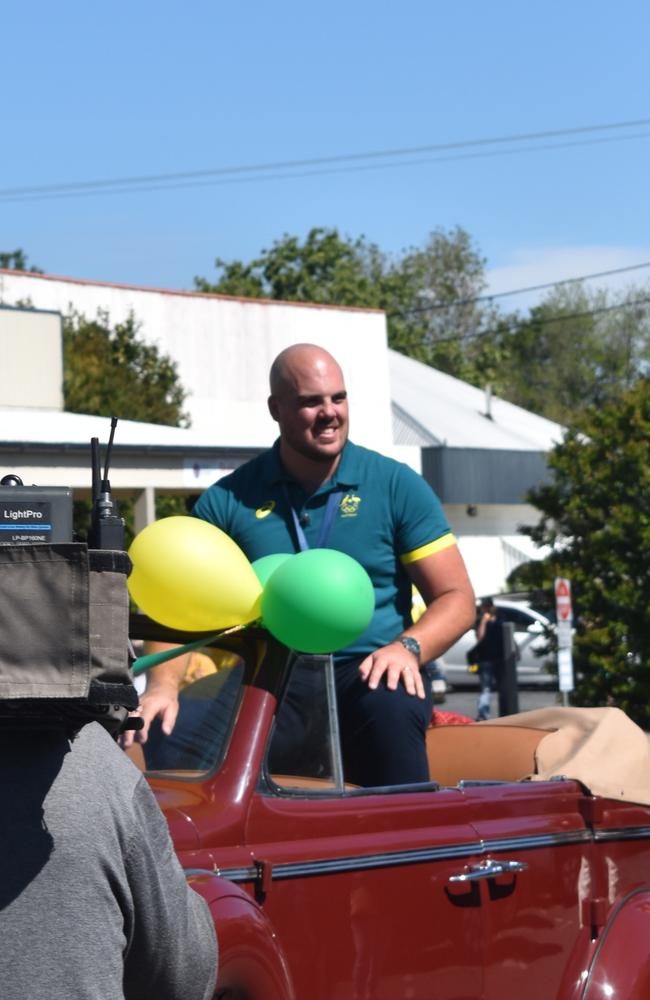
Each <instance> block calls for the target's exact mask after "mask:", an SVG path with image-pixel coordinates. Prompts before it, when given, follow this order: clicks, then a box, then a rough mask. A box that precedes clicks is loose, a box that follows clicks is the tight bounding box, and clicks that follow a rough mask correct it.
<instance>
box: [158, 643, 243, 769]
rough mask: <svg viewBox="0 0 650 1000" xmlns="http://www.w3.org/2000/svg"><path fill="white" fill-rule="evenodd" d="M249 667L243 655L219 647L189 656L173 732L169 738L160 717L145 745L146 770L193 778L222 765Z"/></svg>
mask: <svg viewBox="0 0 650 1000" xmlns="http://www.w3.org/2000/svg"><path fill="white" fill-rule="evenodd" d="M244 666H245V664H244V660H243V658H242V657H241V656H240V655H239V654H238V653H236V652H233V651H232V650H229V649H221V648H219V647H214V646H210V647H204V648H201V649H198V650H195V651H193V652H192V653H191V654H190V655H189V656H188V657H187V664H186V667H185V672H184V675H183V679H182V681H181V687H180V691H179V699H178V706H179V707H178V716H177V718H176V722H175V725H174V728H173V730H172V732H171V733H169V734H166V733H165V732H164V731H163V727H162V724H161V720H160V719H155V720H154V721H153V722H152V723H151V726H150V729H149V736H148V739H147V741H146V743H145V744H144V745H143V753H144V766H145V769H146V770H147V771H150V772H161V771H163V772H176V773H177V774H180V773H181V772H182V776H183V777H190V776H199V775H203V774H205V773H206V772H209V771H213V770H215V769H216V768H218V767H219V765H220V763H221V761H222V760H223V758H224V756H225V752H226V749H227V747H228V742H229V739H230V734H231V732H232V729H233V725H234V720H235V717H236V713H237V708H238V705H239V701H240V698H241V694H242V686H243V679H244Z"/></svg>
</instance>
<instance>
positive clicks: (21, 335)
mask: <svg viewBox="0 0 650 1000" xmlns="http://www.w3.org/2000/svg"><path fill="white" fill-rule="evenodd" d="M26 302H28V303H29V306H30V308H26V307H25V303H26ZM16 303H23V305H22V307H21V308H18V309H17V308H15V305H16ZM71 309H74V310H75V311H77V312H79V313H83V314H85V315H86V316H87V317H88V318H94V317H95V316H96V314H97V312H98V310H100V311H103V312H106V313H108V314H109V317H110V323H111V324H114V323H116V322H121V321H124V320H125V319H126V318H127V317H128V315H129V314H130V313H131V312H132V313H133V314H134V315H135V317H136V318H137V320H138V321H139V322H140V324H141V329H140V335H141V336H142V338H143V339H145V340H146V341H147V342H149V343H153V344H155V345H156V346H157V347H158V348H159V349H160V350H161V351H162V352H164V353H165V354H168V355H169V356H170V357H171V358H172V359H173V360H174V361H175V362H176V364H177V368H178V372H179V376H180V379H181V382H182V384H183V386H184V387H185V388H186V389H187V390H188V391H189V393H190V395H189V398H188V400H187V401H186V405H185V408H186V409H187V410H188V411H189V413H190V416H191V421H192V427H191V429H190V430H184V429H179V428H169V427H161V426H160V425H150V424H139V423H135V422H129V421H121V422H120V424H119V427H118V434H117V438H116V444H115V450H114V453H113V460H112V463H111V483H112V485H113V488H114V490H115V491H116V493H117V494H118V495H119V494H120V493H122V494H130V495H133V496H135V498H136V517H137V526H138V527H142V526H143V525H144V524H146V523H147V522H148V521H149V520H151V519H152V518H153V516H154V493H155V490H157V489H158V490H164V491H166V492H181V493H188V494H191V493H197V492H199V491H200V490H202V489H204V488H205V487H206V486H207V485H209V484H210V483H211V482H213V481H214V480H215V479H216V478H218V476H219V475H223V474H224V473H225V472H226V471H228V470H229V469H232V468H234V467H236V465H238V464H240V463H241V462H242V461H245V460H246V459H247V458H249V457H250V456H251V455H253V454H255V453H257V452H258V451H259V450H261V449H262V448H265V447H267V446H268V445H269V444H270V443H271V442H272V440H273V439H274V437H275V436H276V425H275V424H274V423H273V421H272V420H271V419H270V417H269V416H268V412H267V410H266V396H267V394H268V382H267V380H268V369H269V366H270V363H271V361H272V360H273V358H274V357H275V355H276V354H277V353H278V352H279V351H280V350H282V349H283V348H284V347H286V346H288V345H289V344H293V343H298V342H310V343H318V344H320V345H322V346H323V347H325V348H326V349H327V350H329V351H331V352H332V354H334V355H335V356H336V357H337V359H338V360H339V361H340V363H341V365H342V367H343V370H344V372H345V375H346V381H347V386H348V391H349V395H350V399H351V412H352V436H353V438H354V440H355V441H357V442H358V443H359V444H364V445H366V446H368V447H372V448H376V449H377V450H379V451H382V452H383V453H385V454H391V455H393V456H394V457H396V458H398V459H400V460H402V461H406V462H407V463H408V464H410V465H411V466H412V467H414V468H415V469H417V471H421V472H422V474H423V475H424V476H425V478H427V480H428V481H429V482H431V484H432V485H433V486H434V488H435V489H436V492H437V493H438V495H439V496H440V498H441V500H442V502H443V505H444V507H445V511H446V513H447V516H448V518H449V520H450V523H451V525H452V528H453V530H454V531H455V533H456V534H457V536H458V538H459V542H460V545H461V549H462V551H463V554H464V556H465V558H466V561H467V563H468V567H469V570H470V575H471V577H472V582H473V583H474V587H475V589H476V590H477V592H478V593H488V592H496V591H498V590H499V589H501V588H502V587H503V585H504V583H505V578H506V576H507V574H508V573H509V572H510V570H511V569H512V568H514V566H516V565H517V564H518V563H520V562H521V561H523V560H524V559H526V558H529V557H531V556H534V555H535V554H536V553H535V552H534V550H533V549H532V547H531V545H530V543H529V542H528V540H527V539H526V538H525V537H524V536H521V535H519V534H518V533H517V529H518V527H519V525H521V524H522V523H528V524H530V523H534V521H535V520H536V515H535V512H534V511H533V510H532V509H531V508H529V507H527V506H526V504H525V503H524V502H523V497H524V494H525V492H526V491H527V489H528V488H530V486H532V485H534V484H535V483H537V482H539V481H540V480H541V479H542V478H543V477H544V475H545V474H546V464H545V460H544V455H545V453H546V452H547V451H548V450H549V449H550V448H551V447H552V446H553V444H554V443H555V442H557V441H559V440H560V438H561V434H562V428H560V427H559V426H558V425H557V424H554V423H552V422H550V421H548V420H544V419H543V418H541V417H537V416H535V415H534V414H531V413H529V412H527V411H525V410H522V409H521V408H520V407H516V406H513V405H512V404H509V403H506V402H504V401H503V400H500V399H497V398H492V399H489V397H486V394H485V393H484V392H482V391H481V390H479V389H476V388H474V387H472V386H469V385H467V384H466V383H463V382H460V381H459V380H458V379H454V378H452V377H451V376H448V375H444V374H443V373H441V372H438V371H436V370H434V369H432V368H429V367H428V366H426V365H422V364H420V363H419V362H416V361H413V360H412V359H410V358H406V357H403V356H402V355H399V354H396V353H395V352H394V351H391V350H389V349H388V347H387V336H386V322H385V316H384V314H383V313H382V312H380V311H377V310H363V309H349V308H338V307H332V306H319V305H310V304H302V303H281V302H269V301H260V300H250V299H237V298H233V297H229V296H215V295H206V294H203V293H198V292H197V293H194V292H173V291H166V290H158V289H149V288H136V287H130V286H118V285H108V284H102V283H93V282H86V281H78V280H73V279H67V278H56V277H51V276H47V275H38V274H31V273H21V272H15V271H1V270H0V341H1V342H2V356H3V358H4V359H5V361H4V373H3V378H2V379H0V469H1V470H4V471H2V472H0V478H1V477H2V475H4V474H6V473H7V472H15V473H16V474H17V475H19V476H20V477H21V478H22V479H23V481H24V482H25V483H31V482H33V483H38V484H40V485H52V486H54V485H67V486H71V487H73V489H75V493H80V494H88V492H89V486H90V481H89V468H90V466H89V441H90V438H91V437H93V436H95V437H98V438H99V439H100V441H103V442H105V441H106V439H107V436H108V430H109V422H108V420H106V419H105V418H100V417H90V416H83V415H77V414H69V413H64V412H63V410H62V405H63V399H62V359H61V314H66V313H67V312H69V311H70V310H71ZM7 359H8V360H7ZM116 415H117V416H119V414H116Z"/></svg>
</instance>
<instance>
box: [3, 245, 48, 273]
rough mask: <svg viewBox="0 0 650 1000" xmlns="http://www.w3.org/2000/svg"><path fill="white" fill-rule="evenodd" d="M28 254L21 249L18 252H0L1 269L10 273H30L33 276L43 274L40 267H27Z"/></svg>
mask: <svg viewBox="0 0 650 1000" xmlns="http://www.w3.org/2000/svg"><path fill="white" fill-rule="evenodd" d="M27 259H28V258H27V254H26V253H25V251H24V250H21V249H20V247H19V248H18V249H17V250H10V251H2V250H0V268H4V269H5V270H8V271H30V272H31V273H32V274H43V271H41V269H40V267H27Z"/></svg>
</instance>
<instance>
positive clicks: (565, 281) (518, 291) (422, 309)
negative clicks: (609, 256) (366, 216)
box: [386, 261, 650, 319]
mask: <svg viewBox="0 0 650 1000" xmlns="http://www.w3.org/2000/svg"><path fill="white" fill-rule="evenodd" d="M644 267H650V261H646V262H645V263H643V264H630V265H629V266H628V267H615V268H612V269H611V270H609V271H594V272H593V273H592V274H582V275H580V277H579V278H561V279H560V280H559V281H547V282H545V283H544V284H543V285H528V287H526V288H512V289H510V291H508V292H492V293H491V294H489V295H475V296H474V297H473V298H469V299H454V300H453V301H452V302H432V303H431V305H428V306H414V307H413V308H412V309H405V310H403V311H402V312H396V313H386V316H387V318H388V319H394V318H397V317H400V316H413V315H415V314H417V313H428V312H434V311H437V310H439V309H454V308H455V307H456V306H470V305H474V304H475V303H476V302H491V301H492V300H493V299H502V298H505V297H506V296H509V295H524V294H525V293H527V292H540V291H543V290H544V289H545V288H557V287H558V285H572V284H575V283H577V282H579V281H588V280H589V279H591V278H607V277H610V276H611V275H612V274H625V273H626V272H627V271H639V270H641V268H644Z"/></svg>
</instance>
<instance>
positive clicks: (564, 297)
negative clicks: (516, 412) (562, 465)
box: [499, 284, 650, 425]
mask: <svg viewBox="0 0 650 1000" xmlns="http://www.w3.org/2000/svg"><path fill="white" fill-rule="evenodd" d="M644 299H645V300H646V301H647V300H648V299H650V292H649V290H648V289H647V288H646V289H639V288H630V289H628V290H627V291H626V292H624V293H618V294H613V293H611V292H608V291H607V290H604V289H596V290H593V291H589V290H587V289H585V288H584V287H583V286H582V285H581V284H575V285H567V286H562V287H558V288H556V289H553V290H552V291H551V292H550V293H549V294H548V295H547V296H546V298H545V299H544V301H543V302H542V303H541V304H540V305H539V306H535V307H534V308H533V309H532V310H531V314H530V318H529V319H527V320H522V319H521V318H520V317H517V316H515V317H511V319H510V321H509V322H504V323H502V325H501V327H500V334H499V340H500V347H501V352H500V356H501V372H500V382H501V387H502V391H503V392H504V394H505V395H506V397H507V398H508V399H509V400H510V401H511V402H513V403H517V404H519V405H520V406H523V407H524V408H526V409H528V410H532V411H533V412H536V413H540V414H542V415H543V416H545V417H548V418H549V419H550V420H556V421H558V422H559V423H563V424H567V425H569V424H570V425H574V424H575V423H576V421H577V420H578V418H579V414H580V412H581V410H582V409H584V408H585V407H587V406H590V405H596V406H601V405H603V404H604V403H606V402H608V401H609V400H612V399H617V398H619V397H620V395H621V393H622V392H624V391H625V390H626V389H628V388H629V387H630V386H632V385H633V384H634V382H635V381H636V379H637V378H638V377H639V375H643V374H644V373H645V372H646V371H647V369H648V363H649V362H650V311H649V308H648V305H647V304H645V303H644V302H643V300H644ZM638 301H641V303H642V304H640V305H636V306H631V305H630V303H634V302H638ZM619 306H621V307H624V308H614V307H619Z"/></svg>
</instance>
